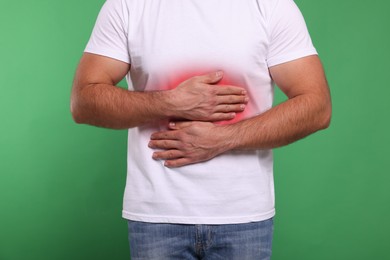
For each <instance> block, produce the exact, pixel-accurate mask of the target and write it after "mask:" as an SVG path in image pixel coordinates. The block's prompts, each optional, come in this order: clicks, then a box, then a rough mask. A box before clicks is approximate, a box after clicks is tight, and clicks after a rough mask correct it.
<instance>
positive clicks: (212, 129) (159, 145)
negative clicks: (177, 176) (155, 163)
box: [149, 121, 229, 167]
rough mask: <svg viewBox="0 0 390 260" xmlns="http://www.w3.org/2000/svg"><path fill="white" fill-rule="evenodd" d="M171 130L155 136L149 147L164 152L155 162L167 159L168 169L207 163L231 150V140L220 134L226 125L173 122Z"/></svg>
mask: <svg viewBox="0 0 390 260" xmlns="http://www.w3.org/2000/svg"><path fill="white" fill-rule="evenodd" d="M169 128H170V130H167V131H162V132H156V133H153V134H152V135H151V137H150V139H151V140H150V142H149V147H150V148H153V149H161V150H162V151H156V152H154V153H153V159H155V160H165V163H164V165H165V166H167V167H180V166H184V165H188V164H193V163H198V162H202V161H207V160H209V159H211V158H213V157H215V156H217V155H219V154H221V153H223V152H225V151H227V150H229V144H228V143H229V138H227V137H226V136H224V132H223V131H221V130H222V128H224V126H218V125H215V124H213V123H210V122H196V121H189V122H177V123H173V122H171V123H170V124H169Z"/></svg>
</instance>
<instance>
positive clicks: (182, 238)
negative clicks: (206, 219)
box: [128, 218, 273, 260]
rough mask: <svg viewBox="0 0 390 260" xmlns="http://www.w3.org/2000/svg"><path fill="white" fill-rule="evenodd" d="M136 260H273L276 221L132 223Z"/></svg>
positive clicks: (130, 222)
mask: <svg viewBox="0 0 390 260" xmlns="http://www.w3.org/2000/svg"><path fill="white" fill-rule="evenodd" d="M128 227H129V241H130V252H131V259H132V260H141V259H144V260H153V259H156V260H157V259H158V260H170V259H180V260H187V259H188V260H189V259H204V260H214V259H215V260H217V259H223V260H227V259H232V260H235V259H239V260H246V259H247V260H269V259H271V252H272V235H273V219H272V218H271V219H268V220H265V221H259V222H251V223H245V224H228V225H187V224H165V223H164V224H157V223H145V222H137V221H131V220H129V221H128Z"/></svg>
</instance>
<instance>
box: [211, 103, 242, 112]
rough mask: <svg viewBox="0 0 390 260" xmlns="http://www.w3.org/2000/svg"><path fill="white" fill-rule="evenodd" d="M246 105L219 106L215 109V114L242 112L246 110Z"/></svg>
mask: <svg viewBox="0 0 390 260" xmlns="http://www.w3.org/2000/svg"><path fill="white" fill-rule="evenodd" d="M245 107H246V106H245V105H244V104H231V105H227V104H226V105H218V106H216V107H215V112H223V113H231V112H238V113H239V112H242V111H244V110H245Z"/></svg>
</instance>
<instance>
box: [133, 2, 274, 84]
mask: <svg viewBox="0 0 390 260" xmlns="http://www.w3.org/2000/svg"><path fill="white" fill-rule="evenodd" d="M128 44H129V46H128V47H129V52H130V57H131V66H132V73H133V75H134V78H145V77H149V76H151V75H153V76H154V77H156V76H158V77H164V76H169V75H171V74H178V73H179V74H180V73H181V74H183V75H186V76H192V75H196V74H201V73H206V72H209V71H211V70H216V69H222V70H224V71H230V72H231V73H230V75H232V76H233V74H237V75H239V74H248V73H250V72H251V71H254V70H257V69H259V70H260V69H264V68H263V67H264V65H265V62H266V61H265V57H266V52H267V32H266V27H265V23H264V21H263V20H262V17H261V12H259V10H258V9H256V5H255V1H245V0H225V1H220V0H208V1H203V0H202V1H200V0H191V1H183V0H153V1H151V0H149V1H148V0H144V1H134V2H133V6H131V12H130V19H129V34H128ZM136 83H137V82H136Z"/></svg>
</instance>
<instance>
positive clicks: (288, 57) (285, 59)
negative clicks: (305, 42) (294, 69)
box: [267, 48, 318, 67]
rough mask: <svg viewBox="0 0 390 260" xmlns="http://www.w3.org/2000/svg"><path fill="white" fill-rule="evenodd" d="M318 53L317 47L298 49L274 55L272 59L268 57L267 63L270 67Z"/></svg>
mask: <svg viewBox="0 0 390 260" xmlns="http://www.w3.org/2000/svg"><path fill="white" fill-rule="evenodd" d="M317 54H318V53H317V50H316V49H315V48H310V49H305V50H302V51H296V52H292V53H289V54H287V55H282V56H277V57H273V58H271V59H268V61H267V65H268V67H272V66H275V65H279V64H282V63H286V62H289V61H293V60H296V59H299V58H303V57H307V56H310V55H317Z"/></svg>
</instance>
